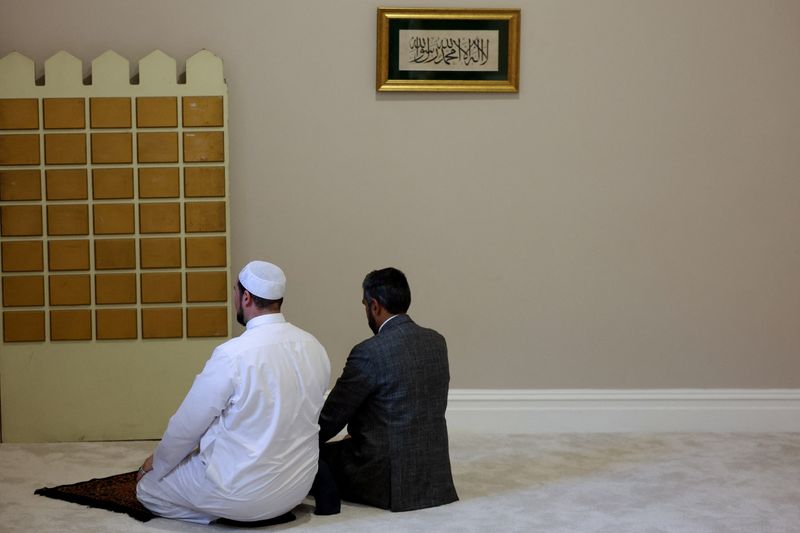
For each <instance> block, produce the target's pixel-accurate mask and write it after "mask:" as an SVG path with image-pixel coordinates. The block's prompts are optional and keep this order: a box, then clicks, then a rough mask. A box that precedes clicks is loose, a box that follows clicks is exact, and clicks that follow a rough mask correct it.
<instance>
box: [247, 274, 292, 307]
mask: <svg viewBox="0 0 800 533" xmlns="http://www.w3.org/2000/svg"><path fill="white" fill-rule="evenodd" d="M236 283H238V284H239V294H241V293H243V292H244V291H247V289H245V288H244V285H242V282H241V281H239V280H236ZM247 292H250V291H247ZM250 298H252V299H253V303H254V304H256V307H258V308H259V309H264V308H267V307H272V306H274V305H277V306H278V309H280V308H281V306H282V305H283V298H281V299H279V300H267V299H266V298H262V297H261V296H256V295H255V294H253V293H252V292H250Z"/></svg>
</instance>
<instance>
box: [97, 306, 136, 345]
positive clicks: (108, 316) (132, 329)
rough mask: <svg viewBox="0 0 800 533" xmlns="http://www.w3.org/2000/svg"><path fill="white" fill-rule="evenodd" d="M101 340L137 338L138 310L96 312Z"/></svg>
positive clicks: (98, 336) (98, 334)
mask: <svg viewBox="0 0 800 533" xmlns="http://www.w3.org/2000/svg"><path fill="white" fill-rule="evenodd" d="M95 320H96V322H97V338H98V339H99V340H112V339H135V338H137V337H138V336H139V335H138V332H137V324H136V309H135V308H129V309H98V310H97V311H95Z"/></svg>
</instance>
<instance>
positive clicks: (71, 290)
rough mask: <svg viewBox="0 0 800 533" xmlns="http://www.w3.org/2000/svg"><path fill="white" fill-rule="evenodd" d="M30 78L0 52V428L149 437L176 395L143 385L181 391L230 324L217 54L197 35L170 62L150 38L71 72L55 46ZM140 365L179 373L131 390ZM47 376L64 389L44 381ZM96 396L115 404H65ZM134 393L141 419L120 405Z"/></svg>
mask: <svg viewBox="0 0 800 533" xmlns="http://www.w3.org/2000/svg"><path fill="white" fill-rule="evenodd" d="M35 78H36V75H35V64H34V62H33V61H32V60H30V59H28V58H26V57H24V56H22V55H21V54H18V53H16V52H15V53H11V54H9V55H7V56H5V57H4V58H2V59H0V268H1V272H0V277H1V278H2V301H1V302H0V304H1V312H2V322H1V325H0V328H1V329H0V342H2V345H1V346H2V351H1V352H0V380H1V383H0V385H1V387H0V393H2V397H0V408H2V423H3V428H2V436H3V440H5V441H9V440H11V441H14V440H23V441H24V440H71V439H80V438H100V439H102V438H151V437H157V436H158V433H159V432H160V431H161V429H163V428H162V427H161V423H162V422H163V421H164V419H165V418H166V417H167V416H168V414H169V412H171V411H172V410H174V408H175V407H176V405H175V404H174V403H170V404H169V405H167V406H166V407H163V408H162V407H160V406H158V405H155V404H154V403H153V402H152V401H150V400H149V399H148V398H149V397H151V396H152V395H153V394H155V395H156V397H158V394H159V392H158V389H159V388H161V387H164V388H166V389H168V390H169V391H171V392H168V393H167V396H168V397H169V398H171V399H173V400H174V398H178V397H180V395H181V394H182V393H184V392H185V388H186V386H187V383H190V382H191V378H192V377H193V375H194V374H195V373H196V372H197V371H198V370H199V368H197V365H198V364H200V363H199V362H202V361H204V360H205V359H206V358H207V357H208V355H209V353H210V350H211V349H212V348H213V347H214V346H215V345H216V344H219V343H220V342H222V341H223V340H224V339H225V338H226V337H227V336H228V335H229V334H230V330H231V309H230V290H229V289H230V287H231V283H230V281H231V280H230V274H229V266H230V239H229V235H228V228H229V227H230V223H229V216H230V208H229V205H228V179H227V176H228V135H227V116H228V113H227V109H228V102H227V86H226V83H225V79H224V77H223V69H222V61H221V60H220V59H219V58H218V57H216V56H215V55H213V54H212V53H211V52H208V51H205V50H203V51H201V52H198V53H197V54H195V55H193V56H192V57H190V58H188V59H187V60H186V69H185V75H181V76H179V75H178V70H177V62H176V61H175V59H173V58H171V57H169V56H167V55H165V54H164V53H162V52H160V51H155V52H153V53H151V54H150V55H148V56H146V57H144V58H143V59H141V60H140V61H139V62H138V72H133V73H132V72H131V69H130V63H129V61H128V60H127V59H125V58H123V57H121V56H119V55H118V54H116V53H114V52H112V51H109V52H106V53H105V54H103V55H101V56H100V57H98V58H96V59H94V60H93V61H92V62H91V69H90V70H89V71H88V72H85V71H84V68H83V64H82V62H81V61H80V60H79V59H77V58H75V57H73V56H71V55H70V54H68V53H66V52H59V53H58V54H56V55H55V56H53V57H51V58H50V59H48V60H47V61H45V64H44V77H43V83H37V81H36V79H35ZM179 79H180V80H181V81H178V80H179ZM132 80H133V81H132ZM22 354H25V356H27V357H33V358H34V360H35V364H32V365H31V364H28V365H27V366H26V365H25V364H24V360H23V355H22ZM29 363H30V361H29ZM112 363H113V364H112ZM186 365H188V366H186ZM105 367H108V368H112V369H113V370H111V371H107V372H106V373H103V370H102V369H103V368H105ZM165 367H167V370H166V371H165ZM143 368H146V370H145V371H144V374H145V375H146V376H150V377H151V378H153V376H157V374H158V372H157V370H161V371H162V372H164V373H165V375H168V376H173V377H174V376H175V375H179V376H180V378H179V381H178V382H177V384H176V383H170V382H168V380H166V378H165V377H163V376H158V377H155V378H153V379H154V381H153V379H151V380H150V381H149V382H148V384H147V385H146V387H145V388H146V389H147V390H148V394H149V396H148V395H145V394H140V393H138V392H133V393H132V395H131V390H134V391H135V390H136V388H131V386H130V384H129V383H127V381H128V378H129V377H130V376H134V375H137V374H136V373H137V372H139V373H141V372H142V369H143ZM64 372H66V374H64ZM76 373H79V375H76ZM65 377H69V378H71V379H72V380H73V381H74V383H75V385H74V386H73V385H71V383H73V381H69V380H67V381H64V380H63V378H65ZM139 377H140V376H139ZM137 380H138V377H137ZM56 382H58V383H60V385H59V387H58V390H59V391H60V392H62V393H63V392H65V391H66V394H67V398H62V399H61V400H59V401H54V399H53V398H51V397H50V395H49V394H47V393H45V392H43V391H45V390H46V389H47V387H48V384H50V385H52V384H53V383H56ZM65 383H66V384H65ZM81 383H82V384H84V385H85V384H86V383H91V384H92V385H91V386H90V387H89V388H88V390H87V389H86V388H84V389H83V390H79V389H80V387H79V385H78V384H81ZM123 383H124V385H123ZM120 386H122V388H121V389H120ZM26 388H27V391H26V390H25V389H26ZM31 389H33V390H34V393H33V400H34V401H33V402H32V406H30V407H24V404H25V400H24V398H25V395H26V394H27V395H30V390H31ZM73 389H74V390H73ZM122 391H127V392H126V393H125V394H123V393H122ZM95 394H97V395H99V396H102V395H103V394H107V395H109V396H108V397H106V398H102V399H101V398H97V399H92V400H91V401H89V398H88V397H90V396H94V395H95ZM17 395H19V397H18V396H17ZM146 396H148V397H146ZM64 400H67V401H66V402H64ZM97 401H102V403H103V404H104V405H106V406H109V417H111V416H112V415H111V414H110V413H112V412H113V409H114V408H116V409H118V413H126V414H125V415H124V416H123V417H122V419H121V420H118V421H117V422H108V421H105V422H103V421H102V420H101V421H100V422H99V423H97V424H87V423H85V422H82V421H80V420H79V417H75V416H72V413H71V412H67V410H68V406H71V407H72V408H77V406H79V405H88V403H94V404H96V402H97ZM137 401H138V402H143V403H144V404H145V405H147V404H152V405H150V407H151V409H154V410H155V411H156V414H155V418H154V420H155V423H153V420H148V419H146V418H145V417H144V416H143V415H138V416H137V415H132V414H130V413H131V412H133V411H135V410H136V409H139V408H140V406H138V405H136V402H137ZM54 408H55V410H53V409H54ZM76 411H77V409H76ZM151 414H152V413H151ZM25 417H28V419H27V420H25ZM34 418H35V419H36V420H37V421H32V419H34ZM56 419H59V420H68V421H71V422H67V423H60V422H58V421H57V420H56ZM101 419H102V417H101ZM70 423H73V424H74V427H70V426H69V424H70ZM47 424H50V427H47V428H45V427H43V426H44V425H47ZM39 426H42V427H39Z"/></svg>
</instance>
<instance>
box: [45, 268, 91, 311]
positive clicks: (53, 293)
mask: <svg viewBox="0 0 800 533" xmlns="http://www.w3.org/2000/svg"><path fill="white" fill-rule="evenodd" d="M48 284H49V285H50V305H89V304H90V303H92V287H91V278H90V276H89V274H71V275H70V274H68V275H61V276H48Z"/></svg>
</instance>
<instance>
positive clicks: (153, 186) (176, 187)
mask: <svg viewBox="0 0 800 533" xmlns="http://www.w3.org/2000/svg"><path fill="white" fill-rule="evenodd" d="M180 194H181V184H180V171H179V169H178V167H142V168H140V169H139V198H177V197H178V196H180Z"/></svg>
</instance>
